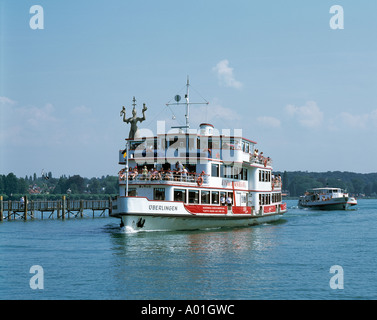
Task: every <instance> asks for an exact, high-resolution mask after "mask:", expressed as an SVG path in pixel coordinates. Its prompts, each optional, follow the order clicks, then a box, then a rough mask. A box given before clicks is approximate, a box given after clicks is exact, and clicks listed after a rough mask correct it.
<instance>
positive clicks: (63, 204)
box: [62, 196, 65, 220]
mask: <svg viewBox="0 0 377 320" xmlns="http://www.w3.org/2000/svg"><path fill="white" fill-rule="evenodd" d="M62 220H65V196H62Z"/></svg>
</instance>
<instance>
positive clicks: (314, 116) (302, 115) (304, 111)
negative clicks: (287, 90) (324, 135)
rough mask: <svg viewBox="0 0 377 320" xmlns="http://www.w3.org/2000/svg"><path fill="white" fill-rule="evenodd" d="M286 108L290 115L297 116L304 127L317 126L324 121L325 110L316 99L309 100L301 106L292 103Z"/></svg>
mask: <svg viewBox="0 0 377 320" xmlns="http://www.w3.org/2000/svg"><path fill="white" fill-rule="evenodd" d="M285 110H286V112H287V113H288V115H290V116H291V117H294V118H296V119H297V121H298V123H299V124H300V125H301V126H303V127H308V128H315V127H319V126H320V125H321V124H322V122H323V112H322V111H321V110H320V109H319V107H318V106H317V103H316V102H314V101H307V102H306V104H305V105H304V106H301V107H296V106H294V105H291V104H290V105H287V106H286V107H285Z"/></svg>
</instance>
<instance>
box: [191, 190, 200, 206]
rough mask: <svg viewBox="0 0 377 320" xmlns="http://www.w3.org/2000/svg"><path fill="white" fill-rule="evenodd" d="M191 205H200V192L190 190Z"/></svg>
mask: <svg viewBox="0 0 377 320" xmlns="http://www.w3.org/2000/svg"><path fill="white" fill-rule="evenodd" d="M189 203H199V190H189Z"/></svg>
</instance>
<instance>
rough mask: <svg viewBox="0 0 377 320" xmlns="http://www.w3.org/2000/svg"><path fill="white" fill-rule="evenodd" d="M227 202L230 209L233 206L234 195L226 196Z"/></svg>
mask: <svg viewBox="0 0 377 320" xmlns="http://www.w3.org/2000/svg"><path fill="white" fill-rule="evenodd" d="M226 204H227V205H228V209H231V208H232V197H231V196H228V198H226Z"/></svg>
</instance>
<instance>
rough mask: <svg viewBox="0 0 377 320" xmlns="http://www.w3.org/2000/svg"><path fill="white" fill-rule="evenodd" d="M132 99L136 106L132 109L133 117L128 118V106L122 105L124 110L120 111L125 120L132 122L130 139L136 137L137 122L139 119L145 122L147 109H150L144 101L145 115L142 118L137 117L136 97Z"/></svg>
mask: <svg viewBox="0 0 377 320" xmlns="http://www.w3.org/2000/svg"><path fill="white" fill-rule="evenodd" d="M132 101H133V104H132V105H133V106H134V108H133V109H132V117H131V118H128V119H126V108H125V107H124V106H123V107H122V111H121V112H120V116H122V115H123V122H125V123H131V128H130V133H129V135H128V139H131V140H133V139H135V136H136V133H137V130H138V128H137V125H136V124H137V122H138V121H139V122H143V121H144V120H145V111H147V110H148V109H147V107H146V105H145V103H144V104H143V110H142V112H143V117H142V118H138V117H136V109H135V106H136V99H135V97H134V98H133V100H132Z"/></svg>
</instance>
